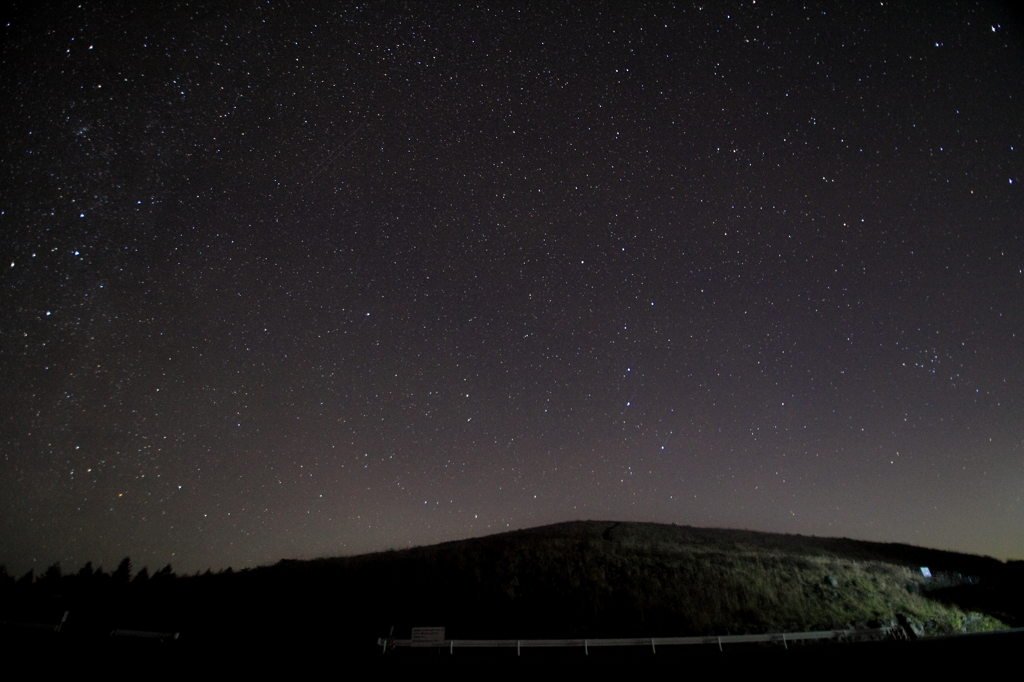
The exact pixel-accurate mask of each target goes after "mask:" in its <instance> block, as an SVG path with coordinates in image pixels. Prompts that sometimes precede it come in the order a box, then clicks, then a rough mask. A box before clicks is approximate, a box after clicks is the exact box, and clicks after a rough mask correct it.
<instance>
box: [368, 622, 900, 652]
mask: <svg viewBox="0 0 1024 682" xmlns="http://www.w3.org/2000/svg"><path fill="white" fill-rule="evenodd" d="M895 629H896V628H893V627H891V626H883V627H878V628H848V629H842V630H815V631H813V632H773V633H768V634H764V635H720V636H711V637H615V638H598V639H589V638H586V639H579V638H573V639H443V640H438V641H433V642H420V641H414V640H412V639H386V638H383V637H381V638H379V639H378V640H377V646H381V647H383V650H384V652H387V651H388V649H392V648H396V647H410V648H428V647H429V648H447V649H448V651H449V653H454V652H455V649H456V648H463V649H513V648H514V649H515V650H516V653H517V654H518V653H519V652H520V650H521V649H524V648H536V647H541V648H547V647H583V652H584V653H589V649H590V647H603V646H643V647H650V648H651V651H652V652H654V653H657V650H658V647H659V646H680V645H688V644H691V645H692V644H699V645H705V646H706V645H717V646H718V648H719V650H721V649H722V645H723V644H750V643H757V642H780V643H781V644H782V645H783V646H785V647H787V648H788V644H789V642H802V641H813V640H819V641H820V640H851V639H878V638H881V637H888V636H890V635H892V634H893V632H894V630H895Z"/></svg>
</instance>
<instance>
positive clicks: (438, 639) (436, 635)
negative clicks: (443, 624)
mask: <svg viewBox="0 0 1024 682" xmlns="http://www.w3.org/2000/svg"><path fill="white" fill-rule="evenodd" d="M442 644H444V628H413V629H412V645H413V646H441V645H442Z"/></svg>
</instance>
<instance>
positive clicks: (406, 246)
mask: <svg viewBox="0 0 1024 682" xmlns="http://www.w3.org/2000/svg"><path fill="white" fill-rule="evenodd" d="M158 4H159V5H160V6H162V7H163V8H162V9H158V10H149V9H142V7H143V6H142V5H140V4H138V3H134V2H126V3H113V2H111V3H107V2H83V3H81V4H77V3H69V4H63V3H57V4H53V3H51V4H49V5H47V4H46V3H40V2H28V3H23V4H22V6H21V7H20V9H18V10H16V11H15V12H14V14H13V15H12V17H11V18H10V19H9V20H8V21H7V23H6V24H5V25H3V36H2V51H0V57H2V66H0V107H2V117H0V133H2V134H0V160H2V164H0V171H2V180H0V235H2V236H3V239H2V243H0V250H2V254H0V255H2V260H0V263H2V266H3V267H2V268H0V272H2V275H0V277H2V279H0V286H2V294H0V448H2V453H0V454H2V459H0V564H6V566H7V568H8V570H9V571H10V572H11V573H12V574H20V573H22V572H24V571H27V570H28V569H29V568H32V567H35V568H36V570H41V569H43V568H45V567H46V566H48V565H49V564H51V563H53V562H55V561H59V562H61V565H62V566H63V567H64V570H65V571H68V570H77V568H78V567H79V566H81V565H82V564H84V563H85V562H86V561H92V562H93V563H94V565H100V564H102V565H103V566H104V567H105V568H106V569H108V570H109V569H112V568H114V566H115V565H116V564H117V562H118V561H119V560H120V559H121V558H122V557H124V556H126V555H128V556H131V558H132V561H133V563H134V564H135V565H136V567H140V566H142V565H148V566H149V567H150V568H151V569H153V568H159V567H160V566H163V565H164V564H166V563H168V562H170V563H171V564H172V565H173V566H174V568H175V569H176V570H177V571H179V572H194V571H196V570H205V569H206V568H207V567H212V568H214V569H215V570H216V569H218V568H223V567H226V566H233V567H234V568H236V569H237V568H240V567H244V566H254V565H258V564H266V563H271V562H274V561H277V560H278V559H281V558H286V557H290V558H312V557H316V556H336V555H342V554H354V553H361V552H367V551H375V550H381V549H386V548H391V547H395V548H401V547H406V546H410V545H422V544H428V543H434V542H439V541H444V540H453V539H460V538H466V537H471V536H479V535H486V534H490V533H495V532H499V531H504V530H509V529H516V528H526V527H530V526H535V525H541V524H546V523H554V522H559V521H568V520H574V519H612V520H620V521H624V520H637V521H657V522H663V523H678V524H687V525H695V526H713V527H729V528H747V529H753V530H764V531H778V532H785V533H803V534H814V535H827V536H846V537H853V538H860V539H869V540H883V541H897V542H907V543H912V544H918V545H925V546H930V547H938V548H946V549H956V550H963V551H969V552H975V553H983V554H989V555H992V556H996V557H998V558H1002V559H1006V558H1016V559H1022V558H1024V501H1022V493H1024V272H1022V269H1024V194H1022V191H1021V188H1022V185H1024V171H1022V159H1024V155H1022V150H1024V39H1022V34H1021V23H1020V22H1019V21H1018V19H1017V18H1015V17H1012V16H1010V15H1009V14H1008V13H1007V11H1006V9H1005V7H1004V6H1002V5H999V4H992V3H980V4H979V3H969V2H965V3H959V2H954V3H950V2H936V3H926V4H922V3H917V2H905V3H889V2H858V3H834V2H826V3H814V2H811V3H799V2H766V1H762V2H756V3H754V2H750V1H748V2H740V3H737V2H720V3H719V2H708V3H707V4H704V5H699V4H693V5H691V4H688V3H678V4H676V5H671V4H663V3H651V4H643V3H632V2H631V3H605V2H580V3H574V4H562V3H520V4H513V3H505V2H498V3H475V2H469V3H462V4H461V5H456V4H451V5H442V4H440V3H429V4H428V3H415V2H366V3H362V4H357V3H341V2H338V3H335V2H323V3H312V2H311V3H302V2H291V3H287V2H283V1H282V2H277V1H274V2H266V1H265V0H260V1H256V0H253V1H249V2H237V3H210V4H209V5H199V4H178V5H172V4H170V3H166V4H165V3H158Z"/></svg>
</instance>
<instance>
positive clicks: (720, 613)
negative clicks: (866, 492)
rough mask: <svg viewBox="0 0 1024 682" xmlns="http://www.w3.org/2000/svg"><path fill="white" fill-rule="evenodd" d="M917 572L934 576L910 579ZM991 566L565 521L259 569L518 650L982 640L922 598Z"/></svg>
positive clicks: (969, 559)
mask: <svg viewBox="0 0 1024 682" xmlns="http://www.w3.org/2000/svg"><path fill="white" fill-rule="evenodd" d="M925 565H927V566H929V567H930V568H931V569H932V571H933V573H935V574H936V578H933V579H931V580H927V579H925V578H924V577H923V576H922V575H921V572H920V570H919V567H920V566H925ZM1003 566H1004V565H1003V564H1002V563H1001V562H998V561H996V560H994V559H988V558H985V557H977V556H971V555H964V554H957V553H953V552H942V551H937V550H927V549H922V548H917V547H911V546H906V545H889V544H880V543H866V542H858V541H852V540H845V539H829V538H811V537H803V536H787V535H777V534H766V533H755V532H749V531H728V530H709V529H697V528H688V527H678V526H671V525H661V524H652V523H615V522H573V523H564V524H557V525H553V526H546V527H542V528H536V529H531V530H526V531H516V532H512V533H503V534H500V535H495V536H489V537H485V538H477V539H472V540H466V541H460V542H452V543H445V544H442V545H436V546H432V547H422V548H415V549H410V550H403V551H395V552H385V553H381V554H373V555H366V556H361V557H352V558H345V559H322V560H317V561H314V562H282V563H281V564H278V565H277V566H276V567H273V568H270V569H263V570H267V571H271V572H275V573H277V574H279V576H280V577H281V578H282V579H285V576H289V577H288V578H287V580H288V581H296V580H298V581H300V582H306V584H308V585H313V584H320V585H322V587H321V589H322V591H323V592H325V593H331V592H336V593H337V596H338V598H340V599H342V600H347V601H348V603H351V604H352V605H353V606H355V605H356V603H358V602H359V601H360V599H359V598H358V597H357V596H356V595H354V594H351V592H350V590H349V589H347V588H345V587H341V584H343V583H344V584H347V585H349V586H352V585H360V586H363V587H364V588H365V589H366V590H369V591H370V592H371V593H372V594H374V595H375V596H374V597H373V598H372V600H371V602H372V610H373V611H374V612H375V615H379V616H381V617H383V618H386V619H387V620H390V621H391V622H392V623H397V624H400V625H404V626H411V625H431V624H442V625H445V626H446V627H447V628H448V632H449V635H450V636H452V637H462V638H469V637H521V638H525V637H545V636H570V635H587V636H595V637H596V636H618V635H634V636H643V635H660V636H666V635H684V634H722V633H730V632H731V633H740V632H765V631H784V630H790V631H792V630H804V629H815V628H832V627H842V626H845V625H847V624H851V623H858V622H866V621H885V620H889V619H893V618H895V617H896V615H897V614H903V615H905V616H907V617H909V618H910V619H911V620H916V621H919V622H922V623H928V622H930V623H931V624H932V628H933V630H935V631H950V632H952V631H960V630H961V629H962V628H964V627H967V628H968V629H970V630H978V629H989V628H993V627H1000V626H1001V624H1000V623H999V622H998V621H995V620H993V619H991V618H986V617H982V616H977V615H976V616H971V617H968V614H966V613H965V612H963V611H962V610H960V609H959V608H957V607H956V606H951V605H947V604H944V603H942V602H940V601H938V600H936V599H934V598H933V597H934V594H935V592H933V591H932V590H933V589H934V588H936V587H941V586H942V585H943V584H947V585H948V584H952V583H955V582H959V580H958V578H957V577H956V576H957V574H965V575H986V574H992V573H993V572H998V571H999V570H1000V569H1002V568H1003ZM298 574H301V575H302V576H303V578H302V579H299V577H298ZM328 576H335V580H332V579H329V578H328ZM336 581H337V582H336ZM833 581H834V582H835V584H834V585H833ZM363 601H364V602H365V601H366V600H365V598H364V599H363ZM369 606H370V604H367V607H369ZM368 615H369V614H368Z"/></svg>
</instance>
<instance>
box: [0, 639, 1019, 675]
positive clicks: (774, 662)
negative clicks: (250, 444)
mask: <svg viewBox="0 0 1024 682" xmlns="http://www.w3.org/2000/svg"><path fill="white" fill-rule="evenodd" d="M7 634H8V636H7V637H5V640H4V642H3V648H4V649H5V650H6V652H7V654H8V655H7V658H8V660H19V661H22V662H24V663H26V664H28V665H27V666H26V667H27V669H29V670H35V671H37V672H38V673H44V674H45V673H61V672H68V673H81V672H86V671H93V670H94V671H97V672H101V671H107V672H110V671H113V670H120V671H122V672H124V673H127V674H136V675H138V674H141V675H145V676H147V677H150V678H152V677H156V678H158V679H163V678H168V679H169V678H172V677H180V676H182V675H191V674H195V673H196V672H199V671H202V672H203V673H204V674H217V673H223V674H231V675H237V674H239V673H243V674H245V673H251V674H258V675H260V676H266V675H268V674H275V673H280V674H295V673H301V672H304V671H307V672H314V671H316V670H318V669H320V668H322V667H323V666H330V669H331V670H334V671H336V672H338V673H340V674H344V673H345V672H358V673H359V674H365V673H370V674H382V675H386V676H389V677H390V676H392V675H399V674H401V675H406V674H422V673H423V672H426V671H428V670H430V671H434V672H438V673H441V674H444V675H447V676H454V677H457V678H461V677H462V676H464V675H466V676H468V675H475V674H478V673H486V674H487V675H488V677H499V678H500V677H505V676H508V677H513V676H519V675H522V674H534V673H542V674H543V673H550V672H566V673H573V672H575V673H587V672H591V671H592V672H594V673H598V672H600V673H608V672H613V673H614V672H618V671H621V672H623V673H625V672H627V671H632V672H638V673H643V674H650V673H661V672H663V673H669V674H672V673H674V674H679V673H681V672H685V673H686V674H693V673H722V672H743V671H751V672H753V671H758V672H763V671H765V670H771V669H776V670H779V671H787V672H803V671H806V672H830V673H835V672H857V673H869V674H870V673H878V672H883V671H884V672H889V671H903V670H906V671H908V672H917V673H920V672H932V671H933V672H944V671H947V670H948V669H949V666H951V665H954V664H959V665H961V666H962V665H963V664H965V663H968V664H969V663H971V662H977V663H982V662H984V663H986V664H988V663H991V662H993V661H998V660H1007V661H1010V660H1012V659H1014V658H1017V657H1019V654H1020V652H1021V651H1024V628H1019V629H1015V630H1009V631H1002V632H994V633H984V634H975V635H962V636H955V637H937V638H932V639H926V640H919V641H916V642H907V641H883V642H860V643H850V644H834V643H830V644H813V645H806V646H790V647H789V648H788V649H785V648H783V647H781V646H778V645H752V646H750V647H745V646H743V645H735V646H732V647H729V648H727V649H726V650H725V651H722V652H719V651H718V650H717V649H716V648H715V647H691V646H679V647H662V648H659V649H658V651H657V653H652V652H651V651H650V650H649V649H644V648H632V647H631V648H606V649H591V650H590V652H589V654H586V655H585V654H584V653H583V652H582V651H581V650H580V649H553V650H552V649H548V650H544V649H531V650H523V652H522V655H520V656H517V655H516V652H515V650H507V649H501V650H495V649H490V650H485V649H477V650H456V651H455V653H454V654H450V653H449V652H448V651H447V650H438V649H399V650H395V651H391V652H389V653H387V654H382V653H381V651H380V650H379V649H377V648H376V647H374V646H372V645H371V638H369V637H368V638H367V642H365V643H364V642H359V643H348V645H346V643H345V642H339V641H332V640H331V638H329V637H323V638H320V639H317V640H309V639H305V640H301V641H300V640H294V641H281V640H267V641H263V642H259V643H253V642H244V641H232V639H231V638H230V637H226V638H225V639H224V640H223V641H222V642H206V643H189V642H187V641H183V640H180V639H179V640H177V641H173V640H172V641H156V640H152V641H149V640H132V639H115V638H111V639H103V640H94V641H89V642H86V641H72V640H70V639H66V640H60V639H59V638H57V637H49V638H40V637H38V636H18V635H13V636H12V635H10V633H7Z"/></svg>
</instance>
